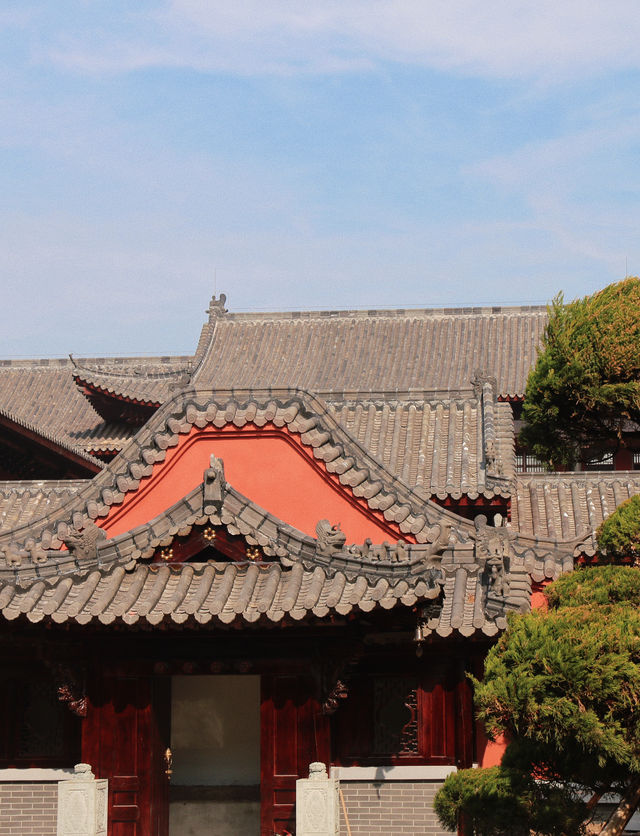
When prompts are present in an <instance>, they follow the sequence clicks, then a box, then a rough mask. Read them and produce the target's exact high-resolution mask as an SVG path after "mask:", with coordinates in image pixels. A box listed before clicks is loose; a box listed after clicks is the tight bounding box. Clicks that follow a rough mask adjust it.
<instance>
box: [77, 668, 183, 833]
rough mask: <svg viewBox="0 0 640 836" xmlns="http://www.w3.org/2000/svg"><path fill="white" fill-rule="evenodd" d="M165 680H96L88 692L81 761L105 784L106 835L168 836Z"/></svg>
mask: <svg viewBox="0 0 640 836" xmlns="http://www.w3.org/2000/svg"><path fill="white" fill-rule="evenodd" d="M170 689H171V680H170V679H169V678H168V677H165V678H162V677H155V678H153V677H150V676H140V677H116V676H101V677H99V678H96V679H95V680H94V681H93V682H92V684H91V686H90V689H89V692H90V693H89V700H88V708H87V717H86V719H85V721H84V723H83V730H82V759H83V761H84V762H85V763H88V764H90V765H91V766H92V768H93V771H94V773H95V774H96V776H97V777H98V778H108V779H109V829H108V834H109V836H168V832H169V786H168V778H167V776H166V774H165V761H164V755H165V751H166V748H167V747H168V745H169V722H170V694H171V691H170Z"/></svg>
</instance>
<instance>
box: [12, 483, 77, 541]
mask: <svg viewBox="0 0 640 836" xmlns="http://www.w3.org/2000/svg"><path fill="white" fill-rule="evenodd" d="M87 484H88V481H87V480H84V479H77V480H71V479H69V480H64V481H61V482H51V481H48V482H42V481H25V482H0V533H3V532H5V531H12V530H13V529H15V528H19V527H20V526H24V525H28V524H29V523H31V522H33V521H34V520H38V519H40V518H41V517H44V516H47V515H48V514H50V513H51V512H52V511H54V510H55V509H57V508H59V507H60V506H61V505H62V504H63V503H64V502H66V501H68V500H69V499H71V498H72V497H74V496H75V495H76V494H77V493H78V491H79V490H81V489H82V488H84V487H86V485H87Z"/></svg>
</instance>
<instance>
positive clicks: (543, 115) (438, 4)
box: [0, 0, 640, 358]
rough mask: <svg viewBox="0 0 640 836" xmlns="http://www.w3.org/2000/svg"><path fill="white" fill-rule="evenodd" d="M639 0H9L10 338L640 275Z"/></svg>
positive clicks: (26, 341)
mask: <svg viewBox="0 0 640 836" xmlns="http://www.w3.org/2000/svg"><path fill="white" fill-rule="evenodd" d="M639 42H640V10H639V8H638V4H637V2H636V0H608V2H607V3H604V2H602V0H595V2H593V0H551V1H550V0H536V2H535V3H532V2H531V1H530V0H527V2H520V0H487V2H485V3H482V4H480V3H478V2H476V0H473V2H471V0H469V1H468V0H340V2H337V0H323V1H322V2H316V0H225V1H224V2H219V0H165V2H160V1H159V0H136V2H132V1H131V0H128V2H124V0H56V2H51V0H42V2H33V0H19V2H15V1H14V0H3V2H2V4H0V276H1V280H2V287H3V294H2V305H0V356H1V357H4V358H7V357H21V356H59V355H62V356H64V355H66V354H67V353H69V352H73V353H74V354H76V355H79V356H82V355H85V356H101V355H113V354H120V355H130V354H190V353H192V352H193V351H194V349H195V345H196V342H197V337H198V334H199V330H200V327H201V325H202V324H203V322H204V320H205V318H206V317H205V309H206V308H207V306H208V302H209V299H210V297H211V295H212V294H213V293H214V292H217V293H220V292H221V291H224V292H225V293H226V294H227V297H228V301H227V306H228V308H229V309H230V310H231V311H234V312H238V311H266V310H303V309H327V308H331V309H335V308H340V309H344V308H347V309H350V308H393V307H398V308H406V307H439V306H458V305H464V306H467V305H508V304H530V303H545V302H547V301H549V300H550V299H551V298H552V297H553V296H555V295H556V294H557V293H558V292H559V291H563V292H564V294H565V297H566V298H575V297H578V296H583V295H585V294H588V293H592V292H594V291H595V290H597V289H599V288H601V287H604V286H605V285H607V284H609V283H610V282H613V281H617V280H619V279H622V278H623V277H624V276H625V275H627V274H629V275H637V274H638V273H640V238H639V236H638V231H639V228H640V201H639V199H638V198H639V196H640V195H639V192H640V167H639V159H640V157H639V151H640V95H639V93H640V50H639V49H638V43H639Z"/></svg>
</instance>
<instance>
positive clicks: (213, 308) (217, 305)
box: [205, 293, 229, 322]
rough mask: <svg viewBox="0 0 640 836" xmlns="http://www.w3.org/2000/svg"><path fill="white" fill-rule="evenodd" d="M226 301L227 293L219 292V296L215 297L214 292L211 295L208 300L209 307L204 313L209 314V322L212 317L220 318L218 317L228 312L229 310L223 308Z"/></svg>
mask: <svg viewBox="0 0 640 836" xmlns="http://www.w3.org/2000/svg"><path fill="white" fill-rule="evenodd" d="M226 302H227V294H226V293H221V294H220V297H219V298H216V295H215V293H214V294H213V296H212V297H211V302H209V307H208V308H207V310H206V311H205V313H208V314H209V322H211V321H212V320H214V319H220V317H222V316H224V315H225V314H228V313H229V311H228V309H227V308H225V304H226Z"/></svg>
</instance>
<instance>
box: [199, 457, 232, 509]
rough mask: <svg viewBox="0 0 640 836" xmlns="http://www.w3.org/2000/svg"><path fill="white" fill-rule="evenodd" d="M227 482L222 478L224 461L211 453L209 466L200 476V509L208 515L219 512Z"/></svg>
mask: <svg viewBox="0 0 640 836" xmlns="http://www.w3.org/2000/svg"><path fill="white" fill-rule="evenodd" d="M226 487H227V483H226V480H225V478H224V462H223V461H222V459H218V458H216V456H214V455H213V453H212V454H211V457H210V458H209V467H208V468H207V469H206V470H205V471H204V474H203V477H202V494H203V495H202V511H203V513H204V514H207V515H208V516H210V515H212V514H216V515H217V514H220V512H221V510H222V505H223V503H224V496H225V493H226Z"/></svg>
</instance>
